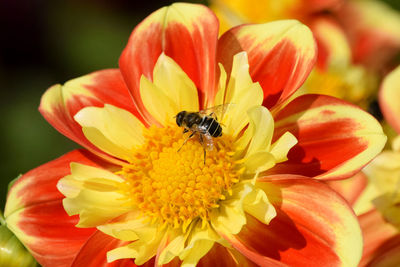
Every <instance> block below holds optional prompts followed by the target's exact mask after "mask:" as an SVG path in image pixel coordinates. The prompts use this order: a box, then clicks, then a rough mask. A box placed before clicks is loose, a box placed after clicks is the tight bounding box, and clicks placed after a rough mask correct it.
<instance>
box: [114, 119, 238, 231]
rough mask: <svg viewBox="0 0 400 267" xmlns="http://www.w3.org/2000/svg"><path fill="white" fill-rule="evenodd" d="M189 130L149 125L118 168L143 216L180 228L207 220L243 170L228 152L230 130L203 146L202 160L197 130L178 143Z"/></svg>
mask: <svg viewBox="0 0 400 267" xmlns="http://www.w3.org/2000/svg"><path fill="white" fill-rule="evenodd" d="M188 134H190V133H187V134H183V133H182V128H179V127H177V126H168V127H165V128H158V127H150V128H149V129H147V130H146V131H145V133H144V136H145V139H146V142H145V144H144V145H143V146H142V147H140V148H139V149H138V150H137V151H135V152H134V153H133V156H132V161H131V164H129V165H126V166H124V167H123V168H122V170H121V171H120V172H118V174H120V175H121V176H122V177H124V178H125V179H126V185H127V190H126V192H127V194H129V197H130V198H131V199H132V202H133V204H134V205H136V206H137V207H138V208H139V209H140V210H141V211H142V214H143V215H147V216H148V217H149V218H151V219H152V221H157V222H158V223H161V225H164V226H165V225H166V224H168V225H170V226H173V227H175V228H177V227H179V226H181V225H183V228H184V229H185V228H186V227H187V225H189V224H190V222H191V221H192V220H193V219H195V218H200V219H201V220H203V222H204V223H207V222H208V221H209V218H210V212H211V210H212V209H213V208H218V207H219V204H218V203H219V201H220V200H224V199H226V198H227V197H228V196H230V195H232V190H231V188H232V186H233V185H234V184H235V183H237V182H238V181H239V176H240V173H241V172H243V169H239V168H238V166H237V164H236V163H235V160H234V159H233V157H232V155H233V139H232V138H231V137H230V136H229V135H224V136H222V137H219V138H214V139H213V147H214V148H213V149H212V150H207V151H206V159H205V162H204V155H203V153H204V150H203V146H202V144H201V143H200V142H199V139H198V136H197V135H196V136H194V137H193V138H191V139H189V140H188V141H187V142H186V143H185V144H184V145H182V144H183V142H184V141H185V139H186V138H187V136H188Z"/></svg>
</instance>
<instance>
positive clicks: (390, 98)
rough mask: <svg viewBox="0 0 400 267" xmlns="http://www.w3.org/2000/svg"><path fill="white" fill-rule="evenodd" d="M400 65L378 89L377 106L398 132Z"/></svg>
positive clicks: (399, 118) (399, 129) (399, 122)
mask: <svg viewBox="0 0 400 267" xmlns="http://www.w3.org/2000/svg"><path fill="white" fill-rule="evenodd" d="M399 101H400V67H397V68H396V69H395V70H394V71H392V72H391V73H389V74H388V75H387V76H386V77H385V79H384V80H383V83H382V86H381V88H380V91H379V106H380V108H381V110H382V113H383V115H384V116H385V119H386V120H387V121H388V122H389V123H390V125H391V126H392V127H393V128H394V129H395V130H396V131H397V133H399V134H400V105H399Z"/></svg>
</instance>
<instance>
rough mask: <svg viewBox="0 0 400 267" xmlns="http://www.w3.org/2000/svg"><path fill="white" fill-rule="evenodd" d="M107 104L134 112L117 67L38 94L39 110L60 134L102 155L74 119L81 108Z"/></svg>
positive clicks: (104, 155)
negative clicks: (40, 95)
mask: <svg viewBox="0 0 400 267" xmlns="http://www.w3.org/2000/svg"><path fill="white" fill-rule="evenodd" d="M104 104H111V105H114V106H117V107H120V108H122V109H125V110H127V111H129V112H131V113H132V114H134V115H135V116H137V115H138V112H137V111H136V109H135V107H134V105H133V101H132V98H131V96H130V94H129V91H128V88H127V87H126V85H125V83H124V80H123V78H122V75H121V73H120V71H119V70H118V69H109V70H102V71H97V72H93V73H91V74H88V75H86V76H83V77H80V78H77V79H73V80H71V81H68V82H66V83H65V84H64V85H59V84H58V85H54V86H52V87H50V88H49V89H48V90H47V91H46V93H45V94H44V95H43V96H42V99H41V102H40V107H39V111H40V113H41V114H42V115H43V117H44V118H45V119H46V120H47V121H48V122H49V123H50V124H51V125H52V126H53V127H54V128H56V129H57V130H58V131H59V132H60V133H62V134H63V135H65V136H66V137H68V138H70V139H71V140H73V141H75V142H77V143H78V144H80V145H82V146H84V147H86V148H88V149H89V150H91V151H92V152H93V153H96V154H98V155H100V156H102V157H104V158H107V159H109V160H113V158H112V157H111V156H109V155H106V154H105V153H104V152H102V151H101V150H99V149H98V148H97V147H95V146H94V145H93V144H91V143H90V142H89V141H88V140H87V139H86V138H85V136H84V135H83V133H82V128H81V126H80V125H79V124H78V123H77V122H76V121H75V120H74V116H75V114H76V113H77V112H78V111H79V110H81V109H82V108H84V107H90V106H95V107H102V106H103V105H104Z"/></svg>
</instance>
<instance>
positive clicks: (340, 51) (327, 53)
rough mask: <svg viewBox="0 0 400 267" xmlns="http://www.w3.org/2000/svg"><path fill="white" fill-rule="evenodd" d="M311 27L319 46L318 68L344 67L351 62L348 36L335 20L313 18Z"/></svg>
mask: <svg viewBox="0 0 400 267" xmlns="http://www.w3.org/2000/svg"><path fill="white" fill-rule="evenodd" d="M307 25H309V26H310V29H311V30H312V32H313V34H314V36H315V39H316V41H317V45H318V60H317V66H318V67H319V68H320V69H321V70H323V71H327V68H329V67H344V66H346V65H347V64H349V63H350V62H351V48H350V44H349V42H348V40H347V37H346V34H345V32H344V31H343V29H342V28H341V27H340V25H339V24H338V23H337V21H335V20H334V19H332V18H330V17H327V16H320V17H315V18H312V20H311V21H310V22H309V23H308V24H307Z"/></svg>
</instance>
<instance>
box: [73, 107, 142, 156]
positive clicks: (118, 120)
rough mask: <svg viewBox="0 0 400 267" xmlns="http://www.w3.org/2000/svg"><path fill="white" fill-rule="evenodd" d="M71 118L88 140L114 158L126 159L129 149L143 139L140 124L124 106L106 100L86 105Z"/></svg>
mask: <svg viewBox="0 0 400 267" xmlns="http://www.w3.org/2000/svg"><path fill="white" fill-rule="evenodd" d="M74 118H75V120H76V121H77V122H78V123H79V124H80V125H81V126H82V131H83V133H84V134H85V137H86V138H87V139H88V140H89V141H90V142H91V143H92V144H94V145H95V146H96V147H98V148H100V149H101V150H102V151H105V152H107V153H108V154H110V155H113V156H115V157H116V158H118V159H122V160H126V161H129V159H130V156H131V155H132V151H133V150H134V149H135V148H137V147H139V146H140V145H142V144H143V143H144V137H143V134H142V132H143V129H144V125H143V124H142V123H141V122H140V120H138V119H137V118H136V117H135V116H134V115H132V114H131V113H130V112H128V111H126V110H124V109H120V108H117V107H115V106H112V105H108V104H106V105H104V107H103V108H99V107H87V108H84V109H82V110H80V111H79V112H78V113H76V115H75V117H74Z"/></svg>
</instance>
